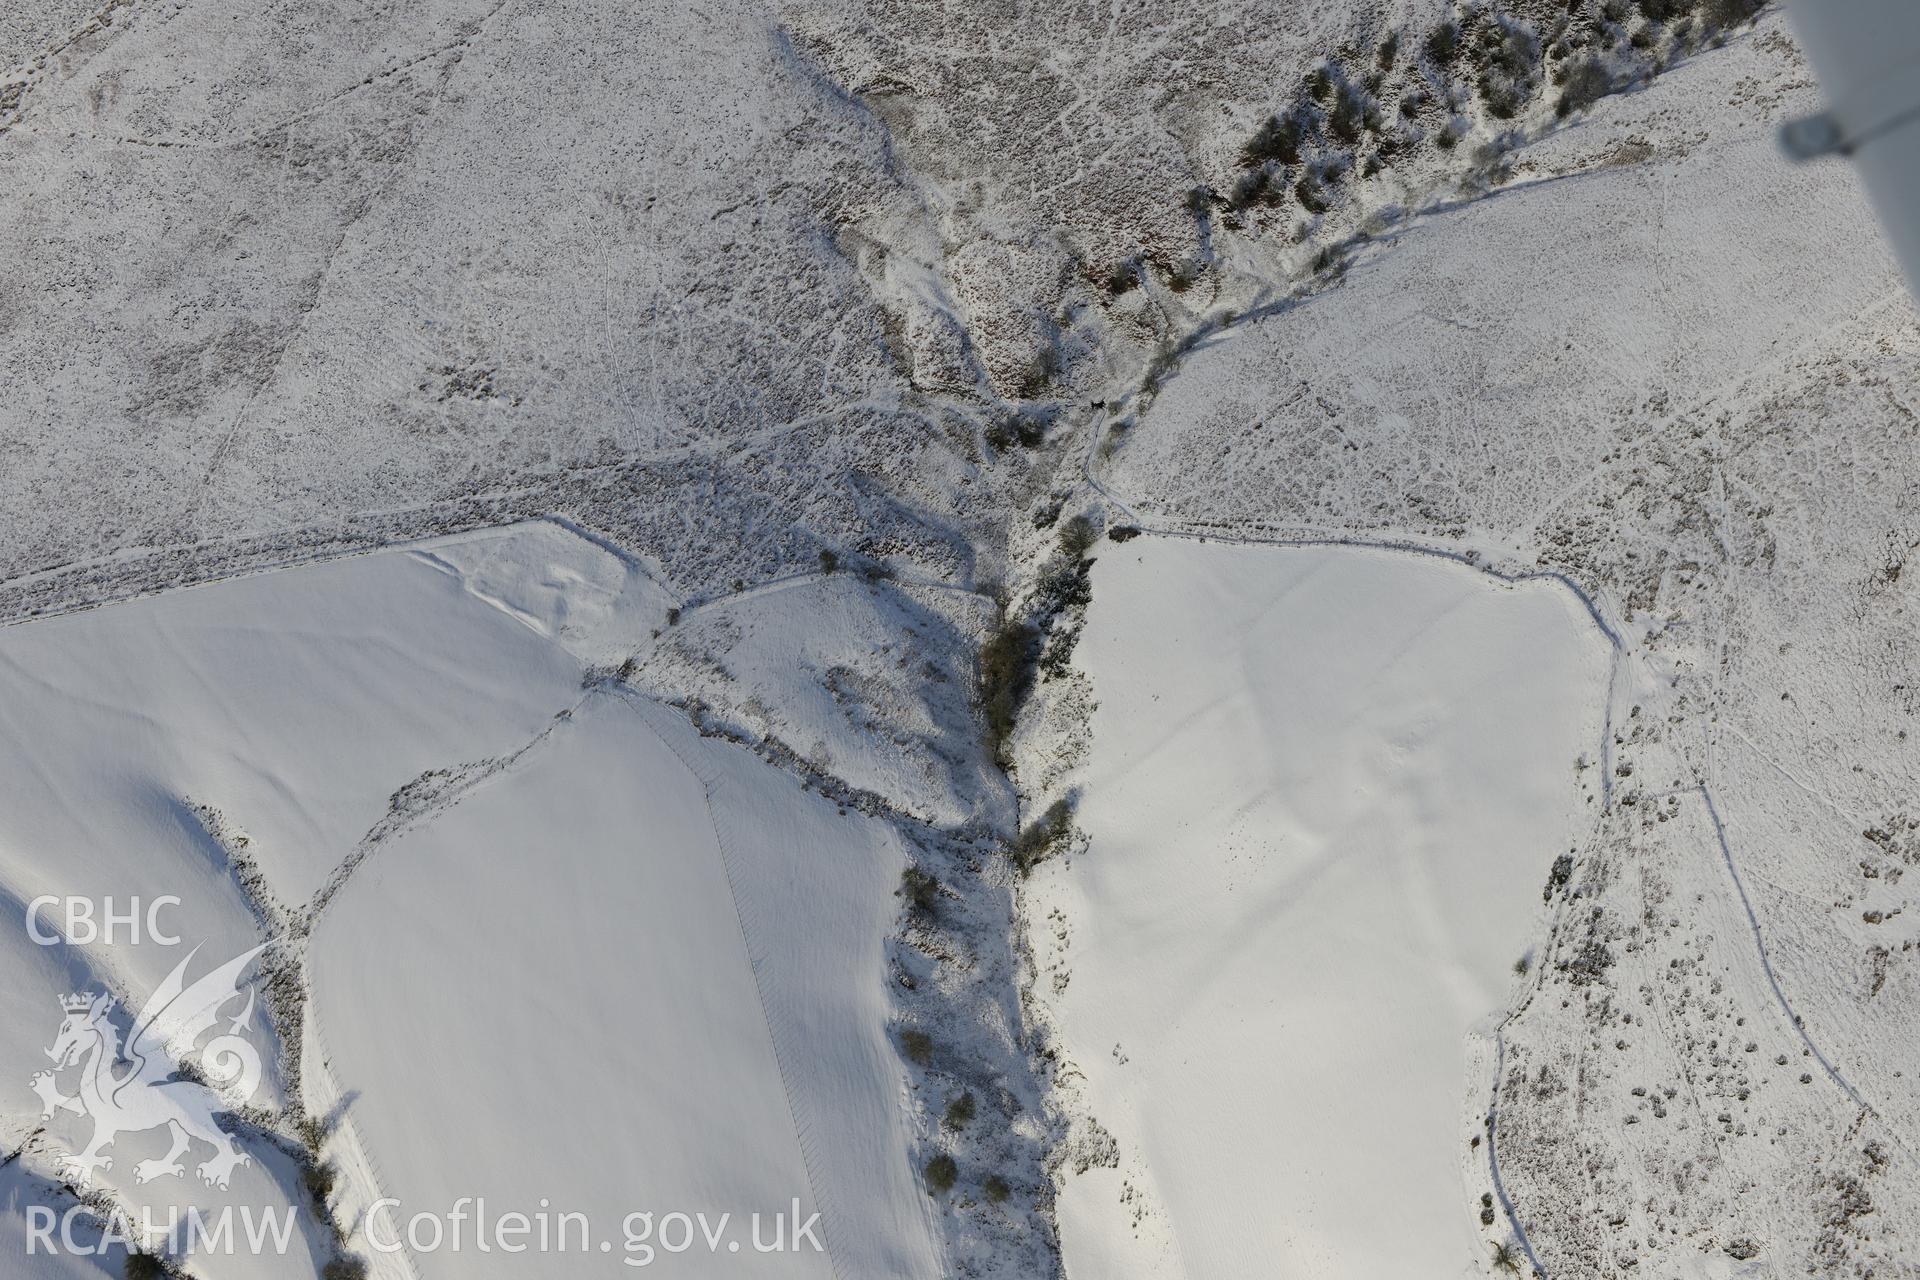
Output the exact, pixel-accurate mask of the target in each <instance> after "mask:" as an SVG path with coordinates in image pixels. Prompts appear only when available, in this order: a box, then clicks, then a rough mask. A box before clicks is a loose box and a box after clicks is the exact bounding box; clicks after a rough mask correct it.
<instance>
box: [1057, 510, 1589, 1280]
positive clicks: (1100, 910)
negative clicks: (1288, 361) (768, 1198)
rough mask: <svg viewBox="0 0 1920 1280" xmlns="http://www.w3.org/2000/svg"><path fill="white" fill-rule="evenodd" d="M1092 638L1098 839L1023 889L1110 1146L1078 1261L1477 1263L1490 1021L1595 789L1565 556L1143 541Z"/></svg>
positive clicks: (1129, 1271)
mask: <svg viewBox="0 0 1920 1280" xmlns="http://www.w3.org/2000/svg"><path fill="white" fill-rule="evenodd" d="M1081 644H1082V648H1081V650H1080V654H1081V659H1082V661H1083V663H1084V665H1085V667H1086V669H1087V671H1088V673H1089V674H1090V676H1091V678H1092V680H1093V685H1094V693H1095V696H1096V697H1097V698H1098V700H1099V709H1098V711H1096V712H1095V714H1094V717H1093V722H1092V730H1093V752H1092V757H1091V762H1090V764H1089V765H1088V767H1087V769H1086V770H1085V774H1084V778H1083V780H1082V786H1083V787H1084V792H1083V798H1082V801H1081V808H1080V818H1079V821H1080V825H1081V826H1082V827H1083V828H1084V830H1085V831H1086V833H1087V835H1088V837H1089V840H1090V843H1089V845H1088V847H1087V848H1086V849H1085V850H1084V852H1081V853H1079V854H1077V855H1076V856H1074V857H1073V858H1071V859H1068V860H1062V861H1059V862H1056V863H1053V864H1051V865H1049V866H1047V867H1046V868H1044V869H1043V870H1042V871H1040V872H1038V873H1036V876H1035V879H1034V882H1033V888H1032V891H1031V898H1030V917H1031V919H1032V921H1033V926H1034V932H1035V935H1036V937H1035V940H1034V941H1035V946H1036V948H1037V949H1038V950H1039V952H1040V954H1041V956H1042V957H1043V959H1042V975H1043V978H1049V977H1050V978H1051V982H1050V983H1043V986H1050V988H1051V990H1052V991H1053V992H1054V994H1053V995H1052V997H1051V999H1050V1001H1049V1005H1050V1008H1051V1011H1052V1014H1053V1016H1054V1018H1055V1019H1056V1020H1057V1023H1058V1027H1059V1031H1060V1034H1061V1037H1062V1039H1063V1042H1064V1045H1065V1047H1066V1049H1067V1051H1068V1052H1069V1053H1070V1054H1071V1056H1072V1060H1073V1063H1074V1066H1075V1068H1077V1071H1078V1073H1082V1074H1083V1075H1084V1082H1083V1084H1081V1085H1079V1086H1077V1087H1078V1088H1080V1089H1083V1090H1084V1097H1085V1102H1086V1104H1087V1105H1088V1107H1089V1108H1090V1110H1091V1111H1092V1113H1093V1115H1094V1116H1095V1117H1096V1118H1097V1119H1098V1120H1099V1121H1100V1123H1101V1124H1102V1125H1104V1126H1105V1127H1106V1128H1107V1129H1108V1130H1109V1131H1110V1132H1111V1133H1112V1134H1113V1136H1114V1138H1115V1139H1116V1140H1117V1141H1118V1143H1119V1152H1120V1159H1119V1163H1118V1166H1117V1167H1113V1168H1097V1169H1093V1170H1089V1171H1088V1172H1086V1173H1084V1174H1081V1175H1080V1176H1078V1177H1075V1178H1072V1179H1070V1180H1069V1181H1068V1182H1067V1184H1066V1187H1065V1189H1064V1190H1063V1192H1062V1200H1061V1238H1062V1245H1063V1248H1064V1251H1065V1256H1066V1264H1067V1267H1068V1270H1069V1273H1070V1274H1073V1275H1086V1276H1116V1277H1118V1276H1139V1277H1148V1276H1191V1277H1229V1276H1246V1277H1257V1276H1288V1277H1340V1278H1352V1280H1363V1278H1366V1277H1378V1276H1385V1275H1415V1274H1418V1275H1435V1276H1438V1275H1447V1276H1452V1275H1471V1274H1476V1273H1477V1267H1478V1265H1479V1263H1481V1262H1482V1261H1483V1252H1484V1251H1483V1249H1482V1247H1481V1246H1480V1245H1479V1244H1478V1243H1476V1236H1477V1235H1478V1233H1479V1229H1478V1225H1477V1224H1476V1223H1475V1222H1474V1221H1473V1218H1472V1216H1471V1213H1470V1211H1469V1207H1468V1206H1469V1205H1471V1204H1473V1202H1474V1200H1475V1199H1476V1198H1477V1196H1478V1195H1479V1194H1480V1193H1481V1192H1482V1191H1483V1190H1487V1189H1489V1185H1488V1177H1487V1166H1486V1161H1485V1158H1484V1156H1485V1152H1484V1148H1478V1149H1475V1148H1470V1147H1469V1145H1468V1143H1469V1140H1470V1139H1471V1138H1472V1137H1473V1136H1475V1135H1476V1134H1477V1132H1478V1126H1479V1120H1480V1116H1479V1108H1480V1107H1481V1106H1482V1105H1483V1103H1484V1098H1483V1094H1484V1091H1485V1089H1486V1086H1487V1083H1488V1079H1489V1076H1490V1073H1491V1070H1492V1063H1491V1056H1490V1051H1489V1048H1488V1038H1489V1037H1490V1035H1491V1033H1492V1031H1493V1028H1494V1026H1495V1025H1496V1023H1497V1021H1498V1016H1499V1013H1500V1011H1501V1010H1502V1008H1503V1007H1504V1005H1505V1003H1506V999H1507V995H1508V992H1509V991H1510V990H1511V989H1512V987H1513V986H1514V985H1515V983H1516V979H1515V977H1514V974H1513V968H1512V967H1513V965H1514V964H1515V962H1516V961H1518V960H1520V959H1521V958H1522V957H1528V958H1531V954H1532V942H1531V940H1532V938H1533V937H1534V936H1535V935H1536V933H1537V932H1538V924H1539V922H1540V919H1541V917H1542V914H1543V910H1544V908H1543V907H1542V901H1541V888H1542V886H1543V885H1544V884H1545V882H1546V879H1547V876H1548V873H1549V871H1550V869H1551V867H1552V865H1553V862H1554V859H1555V857H1556V856H1558V855H1560V854H1564V853H1567V852H1568V851H1569V850H1570V849H1571V848H1572V847H1573V846H1574V845H1575V844H1577V843H1578V841H1579V839H1580V838H1581V836H1582V835H1583V834H1584V831H1585V828H1586V827H1587V825H1588V824H1590V823H1591V822H1592V821H1593V818H1594V815H1595V813H1596V811H1597V801H1596V780H1595V773H1596V770H1594V769H1593V768H1592V767H1591V765H1592V762H1593V760H1594V758H1595V757H1596V756H1597V753H1598V751H1599V745H1600V741H1601V727H1602V719H1603V706H1604V701H1605V694H1606V686H1607V676H1608V668H1609V664H1610V659H1611V656H1612V648H1611V646H1610V645H1609V643H1608V642H1607V640H1606V638H1605V637H1604V636H1603V635H1602V634H1601V632H1600V631H1599V629H1598V628H1597V627H1595V626H1594V624H1593V621H1592V619H1591V618H1590V617H1589V616H1588V614H1587V612H1586V610H1585V608H1584V607H1583V605H1582V604H1581V603H1580V601H1579V600H1578V598H1577V597H1576V596H1575V595H1574V594H1573V593H1572V592H1571V591H1569V590H1567V589H1566V588H1565V587H1564V586H1562V585H1560V584H1558V583H1553V582H1548V581H1535V582H1528V583H1521V584H1518V585H1508V584H1505V583H1502V582H1500V581H1498V580H1496V579H1493V578H1491V577H1489V576H1487V575H1485V574H1481V573H1477V572H1475V571H1474V570H1472V569H1469V568H1467V567H1466V566H1464V565H1459V564H1453V563H1449V562H1447V561H1444V560H1440V559H1436V558H1425V557H1412V556H1406V555H1403V554H1396V553H1392V552H1377V551H1366V550H1357V549H1352V548H1327V547H1306V548H1276V547H1247V546H1226V545H1209V544H1203V543H1201V542H1198V541H1193V540H1185V539H1159V538H1153V537H1147V538H1141V539H1138V540H1136V541H1133V542H1129V543H1127V544H1126V545H1125V546H1122V547H1112V548H1109V549H1108V550H1107V551H1106V552H1105V554H1103V555H1102V556H1101V558H1100V560H1099V562H1098V564H1097V566H1096V568H1095V571H1094V603H1093V606H1092V608H1091V609H1090V610H1089V613H1088V621H1087V631H1086V635H1085V637H1084V639H1083V640H1082V642H1081ZM1470 1033H1471V1038H1470Z"/></svg>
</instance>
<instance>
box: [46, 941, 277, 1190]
mask: <svg viewBox="0 0 1920 1280" xmlns="http://www.w3.org/2000/svg"><path fill="white" fill-rule="evenodd" d="M199 950H200V949H199V948H198V947H195V948H194V950H193V952H192V953H190V954H189V955H188V956H187V958H186V959H185V960H182V961H181V962H180V963H179V965H177V966H176V967H175V968H174V970H173V972H172V973H170V974H168V975H167V978H166V981H164V982H162V983H161V984H160V986H159V989H158V990H156V991H155V992H154V993H153V995H152V997H151V998H149V999H148V1000H147V1003H146V1007H145V1008H143V1009H141V1011H140V1016H139V1017H138V1018H136V1019H135V1020H134V1023H133V1029H132V1032H131V1033H130V1035H129V1036H128V1038H127V1042H126V1048H125V1051H124V1052H123V1051H122V1049H121V1045H120V1032H119V1029H118V1028H116V1027H115V1026H114V1025H113V1022H112V1020H111V1017H110V1015H111V1014H112V1012H113V1003H114V1002H113V996H112V995H111V994H109V993H107V992H101V993H99V994H98V995H91V996H89V995H72V996H64V997H62V998H61V1001H60V1007H61V1009H62V1011H63V1012H64V1013H65V1014H66V1020H65V1021H64V1022H62V1023H61V1024H60V1034H59V1035H58V1036H57V1037H55V1039H54V1042H53V1047H52V1048H50V1049H48V1050H47V1056H48V1057H49V1058H51V1059H53V1062H54V1064H55V1065H54V1070H52V1071H41V1072H37V1073H35V1075H34V1077H33V1080H32V1082H31V1083H32V1086H33V1091H34V1092H35V1093H37V1094H39V1095H40V1103H41V1113H40V1114H41V1117H42V1118H43V1119H45V1118H48V1117H51V1116H52V1115H53V1114H54V1112H56V1111H71V1112H73V1113H75V1114H76V1115H83V1116H91V1117H92V1118H93V1137H92V1140H91V1141H89V1142H88V1143H87V1146H86V1150H84V1151H81V1152H77V1153H75V1152H69V1153H67V1155H66V1156H65V1157H64V1158H63V1159H62V1160H61V1162H60V1164H61V1170H62V1172H63V1173H64V1174H65V1175H66V1176H67V1177H69V1178H71V1179H72V1180H73V1181H74V1182H75V1184H76V1185H85V1184H86V1183H88V1182H90V1181H91V1180H92V1179H93V1176H94V1172H95V1170H99V1169H111V1168H113V1157H112V1156H110V1155H105V1154H103V1153H104V1151H105V1150H106V1148H107V1147H108V1146H110V1145H111V1144H112V1142H113V1140H114V1139H115V1138H117V1137H119V1136H120V1135H121V1134H123V1133H144V1132H146V1131H147V1130H150V1129H158V1128H160V1127H161V1126H163V1125H164V1126H165V1127H166V1128H168V1129H170V1130H171V1131H172V1133H173V1146H172V1147H171V1148H170V1149H169V1150H168V1152H167V1154H166V1155H165V1156H163V1157H161V1158H160V1159H158V1160H142V1161H140V1162H139V1163H138V1164H136V1165H135V1166H134V1168H133V1176H134V1179H135V1180H136V1181H138V1182H150V1181H152V1180H153V1179H155V1178H164V1177H169V1176H176V1177H177V1176H179V1175H180V1174H182V1173H184V1172H185V1170H184V1169H183V1168H182V1166H181V1163H180V1158H181V1157H182V1156H184V1155H186V1154H187V1152H188V1150H189V1149H190V1148H191V1146H192V1144H193V1143H194V1142H195V1141H199V1142H202V1143H205V1144H206V1145H208V1146H210V1147H212V1148H213V1152H214V1153H213V1156H212V1157H211V1158H210V1159H208V1160H207V1161H206V1162H205V1163H203V1164H201V1165H200V1167H199V1174H200V1180H201V1181H202V1182H205V1183H206V1184H207V1185H209V1186H213V1187H218V1188H220V1189H221V1190H223V1191H224V1190H225V1189H226V1187H227V1183H228V1181H229V1180H230V1179H231V1178H232V1176H233V1171H234V1169H235V1168H236V1167H238V1166H240V1165H244V1164H250V1163H252V1160H253V1158H252V1157H251V1156H249V1155H247V1154H246V1153H245V1152H243V1151H241V1150H239V1149H238V1148H236V1147H235V1146H234V1143H233V1139H232V1138H231V1137H230V1136H228V1135H227V1134H225V1133H223V1132H221V1129H220V1126H219V1125H217V1124H216V1123H214V1118H213V1117H214V1113H215V1112H216V1111H223V1110H227V1109H229V1108H230V1107H231V1105H232V1102H229V1101H227V1099H234V1100H237V1101H245V1100H246V1099H247V1098H250V1097H252V1096H253V1091H254V1090H255V1089H257V1088H258V1087H259V1085H260V1052H259V1050H257V1049H255V1048H254V1047H253V1045H252V1044H250V1043H248V1042H247V1041H246V1040H244V1039H242V1038H241V1036H240V1031H241V1028H243V1027H244V1026H245V1025H246V1023H247V1019H248V1018H249V1017H250V1016H251V1015H252V1013H253V992H252V990H251V989H248V990H247V992H246V993H245V994H246V999H247V1003H246V1007H245V1008H243V1009H242V1010H241V1011H240V1012H239V1014H238V1015H237V1016H235V1017H233V1018H231V1019H229V1020H228V1024H227V1030H226V1031H225V1032H224V1033H222V1034H220V1035H217V1036H215V1037H214V1038H213V1039H212V1040H210V1041H208V1042H207V1044H206V1046H205V1047H204V1048H201V1049H199V1051H198V1052H199V1059H200V1062H199V1071H198V1072H197V1073H196V1074H197V1075H198V1076H200V1077H204V1079H205V1081H206V1083H202V1082H201V1080H200V1079H196V1078H193V1077H188V1076H183V1075H181V1074H179V1072H180V1066H181V1060H182V1059H183V1058H184V1057H187V1056H189V1055H191V1054H193V1053H194V1052H195V1046H196V1044H197V1043H198V1041H199V1039H200V1037H201V1036H203V1035H205V1034H206V1033H207V1032H208V1031H209V1030H211V1029H212V1028H213V1026H214V1024H215V1023H216V1022H218V1021H220V1010H221V1008H222V1007H223V1006H225V1005H226V1004H227V1002H228V1001H230V1000H233V999H235V998H236V997H238V996H240V995H241V990H240V987H239V985H238V982H237V979H238V978H239V976H240V973H241V971H242V970H244V969H245V968H246V967H247V965H248V964H249V963H251V962H252V960H253V958H254V957H255V956H257V955H259V954H260V952H261V951H263V950H265V948H264V947H255V948H254V949H253V950H251V951H249V952H247V953H246V954H245V955H243V956H240V957H239V958H237V959H234V960H229V961H228V962H227V963H226V964H223V965H221V966H220V967H219V968H217V969H215V970H214V971H213V972H211V973H209V974H207V975H206V976H204V977H202V978H200V979H199V980H198V981H196V982H195V983H194V984H193V985H192V986H186V985H185V984H184V981H183V979H184V977H185V975H186V971H187V965H188V964H190V963H191V962H192V960H193V957H194V955H197V954H199ZM75 1066H78V1067H79V1068H80V1086H79V1087H80V1091H79V1093H78V1094H77V1095H75V1096H72V1097H69V1096H68V1095H66V1094H64V1093H62V1092H60V1087H59V1085H58V1084H57V1083H56V1082H55V1079H54V1077H55V1075H56V1074H57V1073H58V1072H61V1071H65V1070H67V1069H68V1068H70V1067H75Z"/></svg>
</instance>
